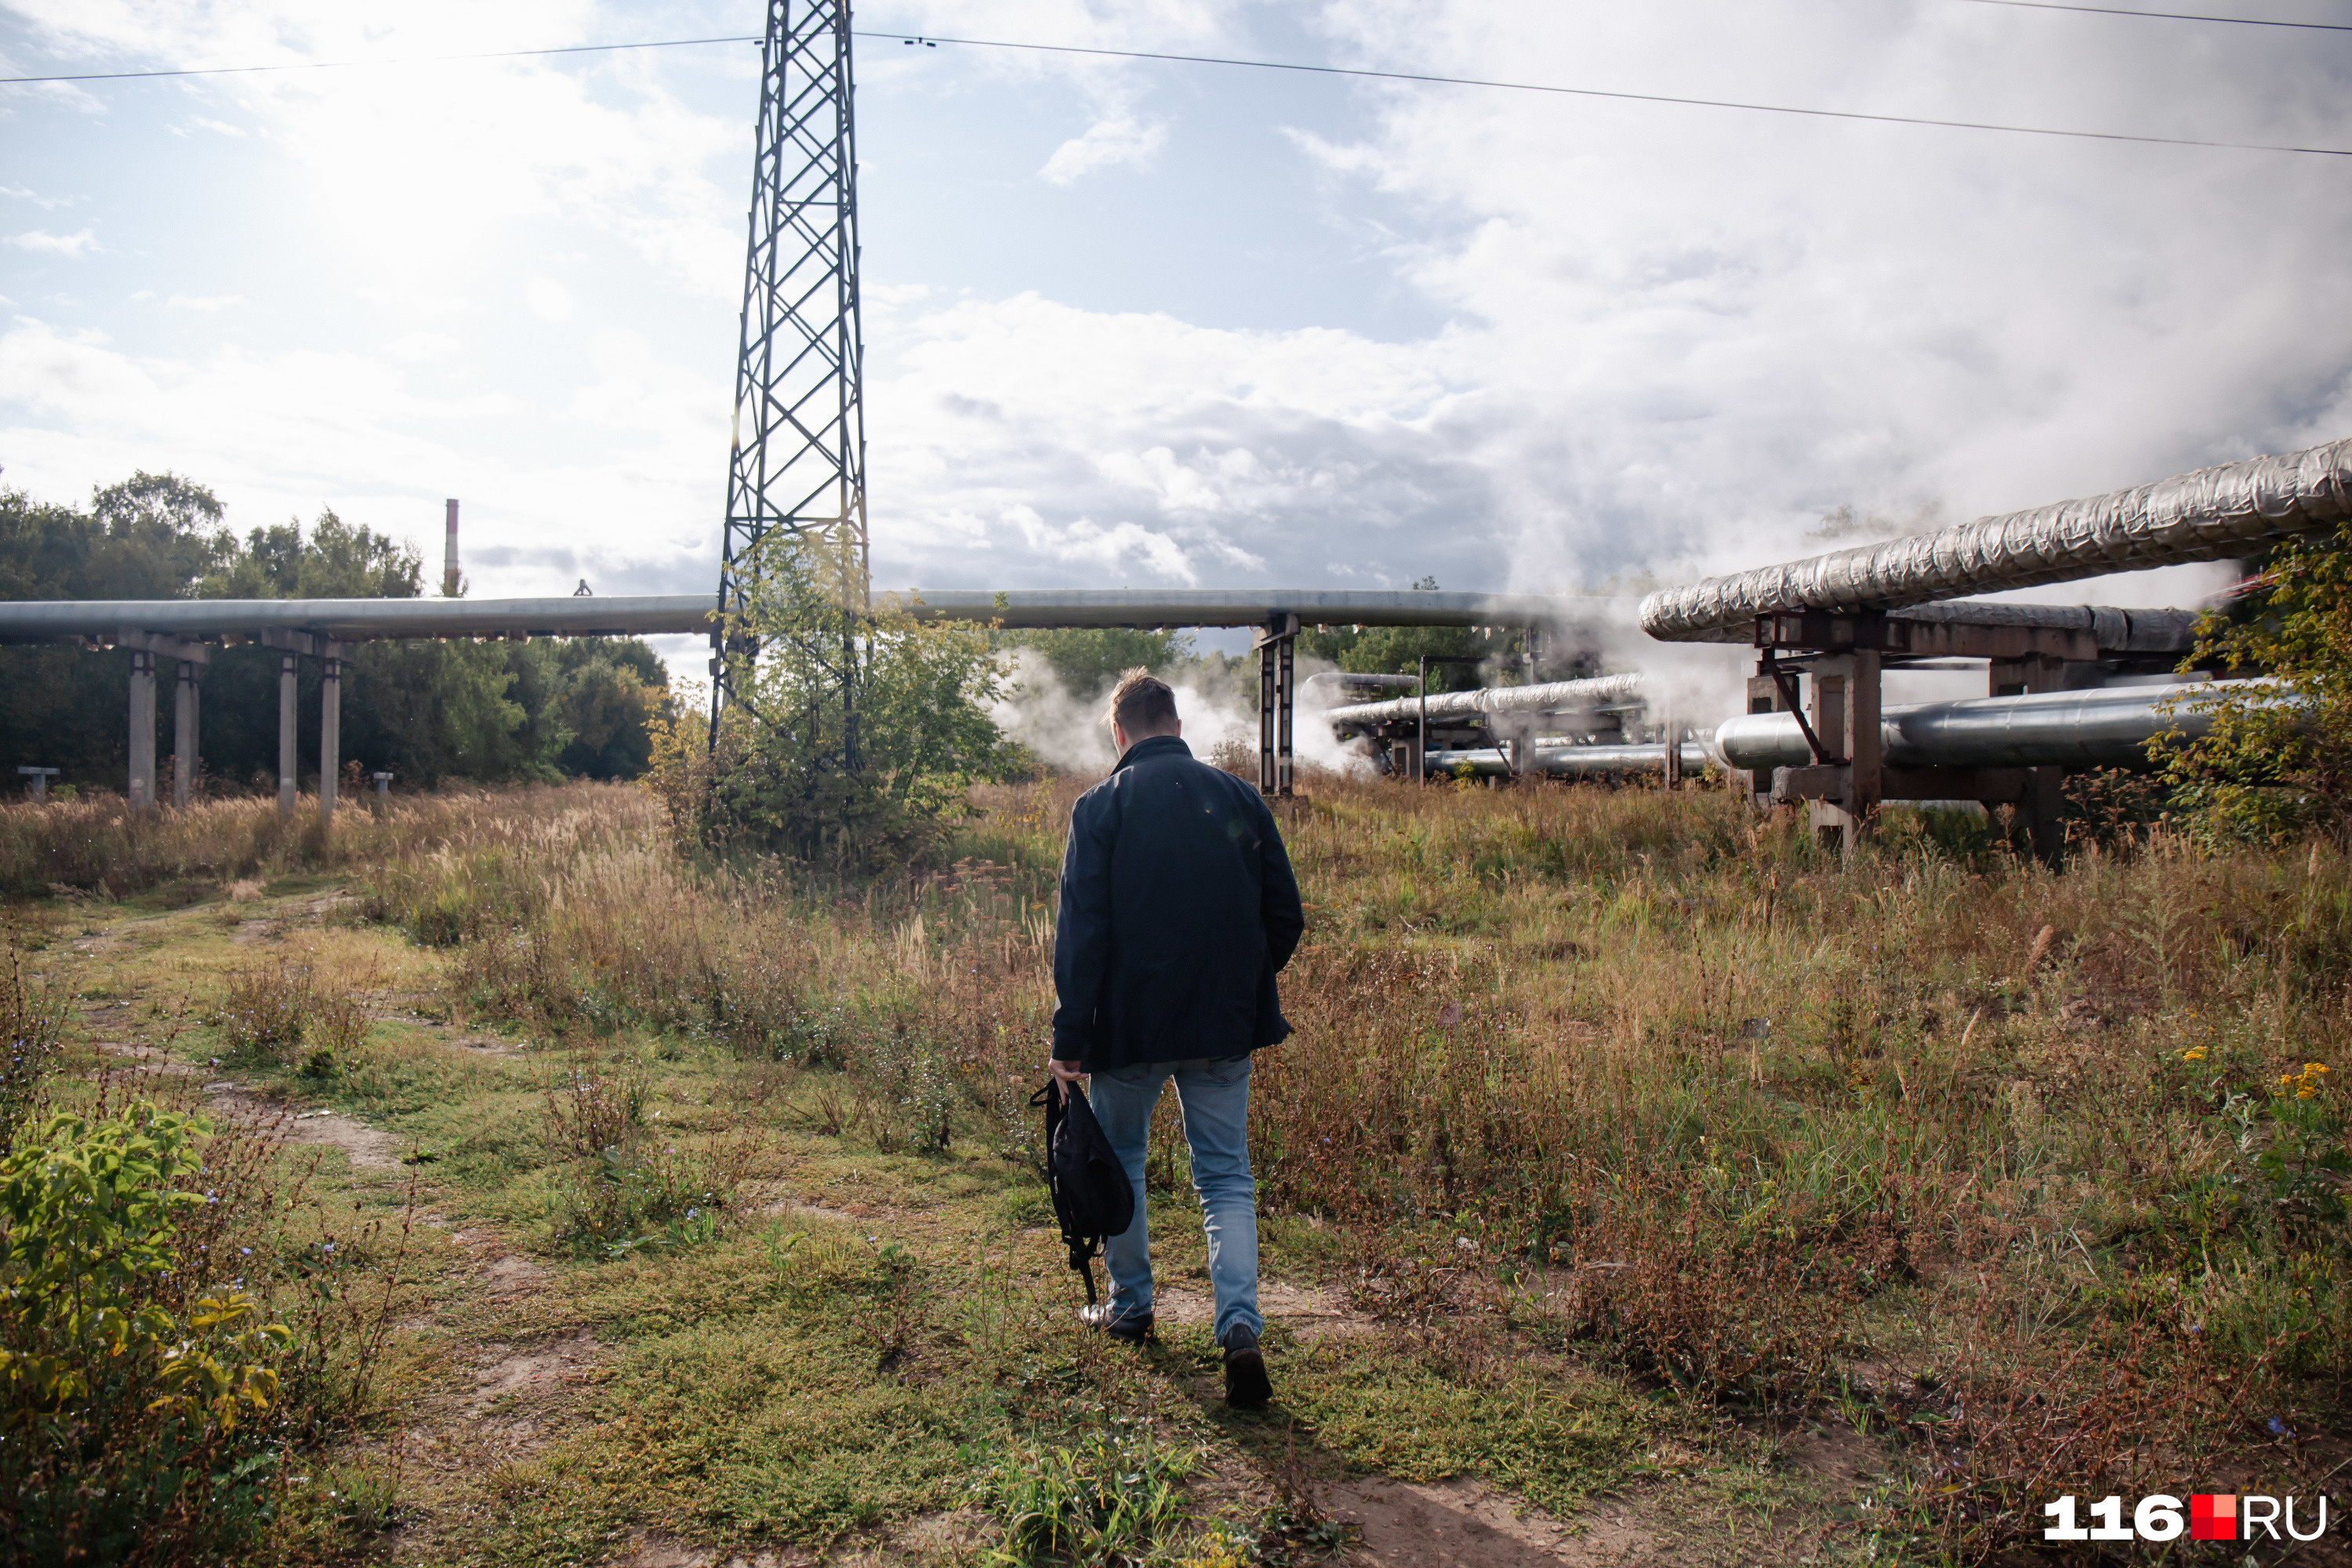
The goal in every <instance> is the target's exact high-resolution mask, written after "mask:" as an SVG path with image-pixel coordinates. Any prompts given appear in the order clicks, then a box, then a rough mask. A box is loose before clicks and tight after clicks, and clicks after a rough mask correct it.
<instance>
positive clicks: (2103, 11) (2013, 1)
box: [1969, 0, 2352, 33]
mask: <svg viewBox="0 0 2352 1568" xmlns="http://www.w3.org/2000/svg"><path fill="white" fill-rule="evenodd" d="M1969 4H1970V5H2010V6H2014V7H2016V8H2017V9H2019V10H2021V11H2083V12H2087V13H2089V14H2090V15H2092V16H2146V17H2148V18H2149V19H2151V20H2153V21H2158V22H2225V23H2227V24H2229V25H2230V26H2233V27H2300V28H2304V29H2306V30H2308V31H2310V32H2314V33H2352V25H2347V24H2346V23H2342V22H2276V21H2272V20H2270V19H2268V18H2266V17H2262V16H2200V15H2198V14H2197V13H2195V12H2193V11H2126V10H2125V9H2124V8H2123V7H2122V6H2120V5H2061V4H2060V3H2059V0H1969Z"/></svg>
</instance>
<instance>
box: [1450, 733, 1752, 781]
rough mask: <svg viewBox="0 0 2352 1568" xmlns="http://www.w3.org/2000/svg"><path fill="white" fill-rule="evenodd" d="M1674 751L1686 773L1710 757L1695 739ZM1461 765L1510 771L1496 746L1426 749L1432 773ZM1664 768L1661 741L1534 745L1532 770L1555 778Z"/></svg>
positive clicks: (1487, 772) (1480, 770) (1695, 770)
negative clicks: (1534, 752)
mask: <svg viewBox="0 0 2352 1568" xmlns="http://www.w3.org/2000/svg"><path fill="white" fill-rule="evenodd" d="M1678 753H1679V760H1680V762H1681V763H1682V769H1683V773H1684V774H1685V776H1686V777H1687V776H1689V775H1692V774H1695V773H1698V772H1699V771H1700V770H1701V769H1703V768H1705V767H1706V765H1707V763H1708V762H1710V761H1711V760H1712V759H1711V758H1710V757H1709V756H1708V755H1707V749H1706V745H1705V744H1704V743H1703V742H1697V741H1685V742H1683V743H1682V744H1681V746H1680V747H1679V748H1678ZM1464 768H1467V769H1469V770H1470V771H1471V772H1472V773H1475V774H1477V775H1479V776H1480V777H1486V776H1488V775H1491V774H1496V773H1509V772H1510V771H1511V764H1510V758H1509V756H1508V754H1507V752H1506V750H1505V749H1504V748H1503V747H1500V746H1480V747H1463V748H1461V749H1458V750H1455V751H1451V752H1430V753H1429V770H1430V772H1432V773H1460V772H1461V771H1462V770H1463V769H1464ZM1665 768H1666V748H1665V743H1664V742H1660V741H1654V742H1650V743H1649V744H1647V745H1636V746H1560V747H1556V748H1551V749H1544V748H1538V750H1537V752H1536V757H1535V769H1534V771H1536V772H1538V773H1549V774H1551V775H1552V776H1553V777H1555V778H1583V777H1589V776H1593V775H1597V774H1601V773H1664V772H1665Z"/></svg>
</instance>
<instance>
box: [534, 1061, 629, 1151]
mask: <svg viewBox="0 0 2352 1568" xmlns="http://www.w3.org/2000/svg"><path fill="white" fill-rule="evenodd" d="M646 1089H647V1086H646V1077H645V1074H644V1073H643V1072H642V1071H640V1070H638V1069H636V1068H633V1067H631V1066H629V1065H627V1064H625V1063H624V1064H621V1065H618V1066H614V1067H610V1068H605V1067H599V1066H597V1065H595V1064H594V1063H593V1062H591V1061H588V1060H586V1059H584V1058H583V1059H580V1060H577V1061H575V1062H574V1063H573V1065H572V1068H570V1069H569V1070H568V1071H567V1072H566V1073H565V1074H564V1075H563V1076H562V1078H561V1079H558V1080H557V1081H556V1083H555V1084H554V1085H553V1086H551V1088H550V1089H548V1091H547V1129H548V1142H550V1143H551V1145H552V1146H553V1147H554V1148H555V1149H557V1150H558V1151H560V1152H562V1153H566V1154H572V1155H576V1156H582V1157H586V1158H592V1159H600V1158H603V1157H604V1155H606V1154H608V1153H610V1152H612V1151H614V1150H616V1149H620V1148H623V1147H625V1145H627V1144H628V1143H629V1142H631V1141H633V1140H634V1139H635V1137H636V1134H637V1129H638V1127H639V1126H640V1125H641V1124H642V1123H643V1122H644V1121H645V1114H646Z"/></svg>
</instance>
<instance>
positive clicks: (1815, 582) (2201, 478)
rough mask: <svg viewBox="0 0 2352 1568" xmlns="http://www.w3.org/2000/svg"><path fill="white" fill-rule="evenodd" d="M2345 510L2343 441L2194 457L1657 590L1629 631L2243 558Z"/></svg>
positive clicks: (1691, 637) (1743, 630) (1709, 628)
mask: <svg viewBox="0 0 2352 1568" xmlns="http://www.w3.org/2000/svg"><path fill="white" fill-rule="evenodd" d="M2347 517H2352V440H2342V441H2331V442H2328V443H2327V444H2326V445H2325V446H2319V447H2307V448H2305V450H2303V451H2300V452H2289V453H2286V454H2284V456H2280V457H2272V458H2253V459H2252V460H2251V461H2247V462H2242V463H2225V464H2222V465H2221V466H2220V467H2218V468H2200V469H2198V470H2196V471H2195V472H2194V473H2188V474H2182V475H2179V476H2178V477H2177V478H2174V479H2163V480H2159V481H2158V482H2157V483H2155V484H2152V485H2141V486H2138V487H2137V488H2136V489H2127V490H2116V491H2114V492H2112V493H2110V494H2107V495H2102V496H2091V497H2087V498H2085V499H2084V500H2070V501H2061V502H2059V503H2057V504H2056V505H2054V506H2044V507H2036V508H2034V509H2033V510H2030V511H2017V512H2009V513H2006V514H2004V515H2002V516H1999V517H1983V518H1979V519H1978V520H1977V521H1974V522H1969V523H1963V524H1961V525H1960V526H1958V527H1957V528H1947V529H1940V530H1938V531H1936V532H1934V533H1923V534H1917V535H1915V536H1913V537H1911V538H1908V539H1895V540H1889V541H1888V542H1885V543H1884V544H1867V545H1863V546H1860V547H1858V548H1855V549H1853V550H1838V551H1832V552H1830V553H1829V554H1826V555H1816V556H1812V557H1811V558H1810V559H1807V560H1803V561H1792V562H1790V563H1786V564H1783V565H1780V566H1766V567H1759V568H1758V569H1757V570H1755V571H1751V572H1735V573H1732V574H1728V575H1727V576H1721V577H1709V578H1707V579H1706V580H1705V581H1704V582H1699V583H1693V584H1689V585H1688V586H1686V587H1681V588H1665V589H1661V590H1660V591H1659V592H1657V593H1654V594H1652V595H1649V596H1648V597H1647V598H1645V599H1643V601H1642V608H1641V612H1640V614H1641V620H1642V629H1643V631H1646V632H1648V633H1649V634H1650V635H1651V636H1652V637H1658V638H1660V639H1662V640H1664V641H1667V642H1712V641H1724V640H1731V641H1744V640H1746V638H1747V637H1748V630H1749V628H1750V627H1752V626H1754V624H1755V621H1756V617H1757V616H1761V615H1768V614H1770V613H1772V612H1775V611H1780V610H1858V609H1869V608H1875V609H1882V610H1884V609H1894V608H1895V607H1897V606H1901V605H1919V604H1925V603H1927V602H1928V601H1930V600H1938V599H1951V598H1953V597H1955V596H1957V595H1964V594H1981V593H1990V592H1994V591H1996V590H2000V589H2004V588H2026V587H2032V586H2033V585H2034V584H2041V583H2064V582H2071V581H2073V580H2074V579H2076V578H2081V577H2099V576H2105V574H2108V573H2111V572H2137V571H2142V570H2145V569H2146V568H2148V567H2151V566H2170V565H2175V564H2178V563H2181V562H2189V561H2220V560H2224V559H2228V558H2231V557H2235V556H2243V555H2251V554H2252V553H2254V552H2256V551H2257V550H2259V549H2261V548H2262V546H2263V545H2264V544H2266V543H2268V542H2271V541H2272V540H2275V539H2283V538H2286V537H2288V536H2290V535H2294V534H2299V533H2311V532H2316V531H2321V530H2324V529H2328V528H2332V527H2334V526H2335V525H2336V523H2337V522H2339V521H2342V520H2344V519H2345V518H2347Z"/></svg>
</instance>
